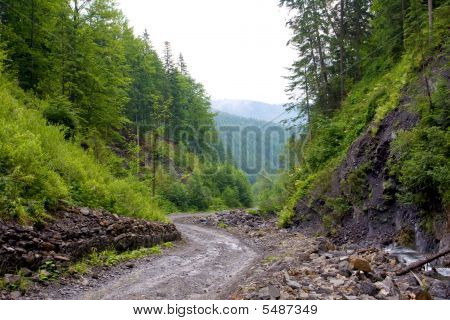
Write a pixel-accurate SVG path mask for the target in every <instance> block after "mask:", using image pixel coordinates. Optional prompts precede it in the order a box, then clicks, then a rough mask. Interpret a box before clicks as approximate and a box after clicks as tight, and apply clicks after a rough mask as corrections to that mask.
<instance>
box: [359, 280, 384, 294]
mask: <svg viewBox="0 0 450 320" xmlns="http://www.w3.org/2000/svg"><path fill="white" fill-rule="evenodd" d="M358 287H359V290H360V291H361V293H362V294H367V295H369V296H375V295H376V294H377V293H378V291H380V290H379V289H378V288H377V287H376V286H375V285H373V284H372V283H370V282H368V281H364V282H361V283H360V284H359V285H358Z"/></svg>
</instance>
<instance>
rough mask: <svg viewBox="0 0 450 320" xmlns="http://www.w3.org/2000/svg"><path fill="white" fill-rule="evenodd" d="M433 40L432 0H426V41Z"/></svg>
mask: <svg viewBox="0 0 450 320" xmlns="http://www.w3.org/2000/svg"><path fill="white" fill-rule="evenodd" d="M432 40H433V0H428V41H429V43H430V45H431V42H432Z"/></svg>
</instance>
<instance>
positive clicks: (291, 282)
mask: <svg viewBox="0 0 450 320" xmlns="http://www.w3.org/2000/svg"><path fill="white" fill-rule="evenodd" d="M286 284H287V285H288V286H289V287H291V288H292V289H300V288H301V287H302V286H301V285H300V283H298V282H297V281H294V280H286Z"/></svg>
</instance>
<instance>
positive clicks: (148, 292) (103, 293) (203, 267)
mask: <svg viewBox="0 0 450 320" xmlns="http://www.w3.org/2000/svg"><path fill="white" fill-rule="evenodd" d="M185 217H186V215H182V216H181V215H179V216H174V217H173V220H174V222H175V224H176V226H177V228H178V230H180V231H181V233H182V235H183V239H184V241H185V244H183V245H180V246H177V248H175V249H173V250H171V251H169V252H167V253H165V254H163V255H161V256H157V257H152V258H150V259H148V260H147V261H146V262H145V263H137V264H136V267H135V268H133V269H129V270H126V269H125V270H124V271H123V272H119V274H117V275H115V276H113V277H110V278H107V279H105V280H104V281H98V282H97V283H94V284H90V286H89V287H88V288H83V290H75V292H74V291H70V289H69V292H70V294H68V295H67V296H65V297H64V298H66V299H67V298H68V299H215V298H226V295H227V293H229V292H230V290H231V289H232V288H233V286H234V285H235V284H236V283H237V282H238V281H239V279H240V277H241V276H242V274H244V273H245V271H246V270H247V269H248V268H249V267H250V266H251V265H252V263H253V262H254V260H255V259H256V258H257V256H258V255H257V253H256V252H255V251H254V250H253V249H251V248H249V247H248V246H246V245H245V244H243V243H242V242H241V241H239V240H238V239H237V238H235V237H233V236H232V235H230V234H228V233H226V232H225V231H222V230H217V229H211V228H208V227H203V226H198V225H192V224H187V223H183V222H177V219H180V220H182V219H181V218H185ZM65 290H68V289H67V288H66V289H65Z"/></svg>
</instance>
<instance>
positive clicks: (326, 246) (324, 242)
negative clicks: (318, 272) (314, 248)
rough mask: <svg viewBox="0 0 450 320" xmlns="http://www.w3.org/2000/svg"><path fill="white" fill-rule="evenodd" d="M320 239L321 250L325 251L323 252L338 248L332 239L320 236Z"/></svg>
mask: <svg viewBox="0 0 450 320" xmlns="http://www.w3.org/2000/svg"><path fill="white" fill-rule="evenodd" d="M317 240H318V241H319V245H318V248H319V251H323V252H328V251H332V250H336V246H335V245H334V244H332V243H331V242H330V240H328V239H327V238H323V237H321V238H318V239H317Z"/></svg>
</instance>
